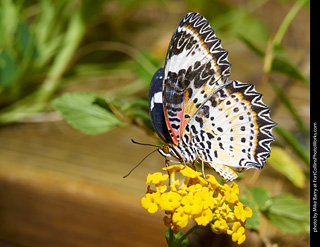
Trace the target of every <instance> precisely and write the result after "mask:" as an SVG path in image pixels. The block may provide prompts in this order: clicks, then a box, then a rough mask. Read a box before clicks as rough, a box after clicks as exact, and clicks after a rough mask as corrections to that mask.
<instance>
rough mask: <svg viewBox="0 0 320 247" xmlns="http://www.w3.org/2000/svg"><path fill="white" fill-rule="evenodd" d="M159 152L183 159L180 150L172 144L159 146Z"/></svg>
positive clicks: (168, 156)
mask: <svg viewBox="0 0 320 247" xmlns="http://www.w3.org/2000/svg"><path fill="white" fill-rule="evenodd" d="M158 151H159V153H160V154H161V155H162V156H164V157H167V158H170V157H171V158H172V157H173V158H175V159H177V160H180V161H181V160H183V159H182V157H181V155H180V154H179V153H178V151H177V150H176V149H175V148H174V147H173V146H171V145H164V146H161V147H159V148H158Z"/></svg>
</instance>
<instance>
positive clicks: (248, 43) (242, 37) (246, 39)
mask: <svg viewBox="0 0 320 247" xmlns="http://www.w3.org/2000/svg"><path fill="white" fill-rule="evenodd" d="M238 38H239V39H240V40H241V41H242V42H243V43H244V44H245V45H246V46H247V47H248V48H249V49H250V50H251V51H253V52H254V53H255V54H257V55H258V56H259V57H260V58H263V57H264V51H263V50H261V49H260V48H258V46H257V45H255V44H254V43H253V42H252V41H251V40H250V39H249V37H248V36H245V35H242V34H238Z"/></svg>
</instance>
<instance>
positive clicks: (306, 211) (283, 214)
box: [265, 194, 310, 234]
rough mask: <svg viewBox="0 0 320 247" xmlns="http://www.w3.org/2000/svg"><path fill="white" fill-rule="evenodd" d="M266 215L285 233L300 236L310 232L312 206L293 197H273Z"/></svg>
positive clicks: (284, 195) (287, 195)
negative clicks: (299, 234)
mask: <svg viewBox="0 0 320 247" xmlns="http://www.w3.org/2000/svg"><path fill="white" fill-rule="evenodd" d="M265 215H266V216H267V218H268V219H269V220H270V222H271V223H272V224H274V225H275V226H276V227H277V228H279V229H280V230H282V231H283V232H286V233H294V234H298V233H304V232H309V231H310V206H309V205H308V204H307V203H306V202H304V201H303V200H300V199H298V198H296V197H294V196H292V195H289V194H283V195H279V196H276V197H273V198H272V202H271V205H270V207H269V209H268V211H267V212H265Z"/></svg>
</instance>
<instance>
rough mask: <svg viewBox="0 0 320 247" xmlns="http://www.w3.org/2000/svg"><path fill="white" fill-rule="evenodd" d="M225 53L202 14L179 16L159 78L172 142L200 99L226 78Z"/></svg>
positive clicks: (195, 108) (198, 104)
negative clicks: (161, 79)
mask: <svg viewBox="0 0 320 247" xmlns="http://www.w3.org/2000/svg"><path fill="white" fill-rule="evenodd" d="M227 57H228V52H227V51H225V50H224V49H223V48H222V46H221V41H220V40H219V39H218V38H217V37H216V35H215V32H214V30H213V29H212V28H211V27H210V24H209V23H208V21H207V20H206V19H205V18H204V17H203V16H201V15H200V14H198V13H189V14H187V15H186V16H185V17H184V18H183V19H182V20H181V22H180V23H179V25H178V27H177V29H176V30H175V32H174V34H173V37H172V39H171V42H170V44H169V48H168V52H167V57H166V63H165V66H164V81H163V102H164V114H165V120H166V125H167V127H168V130H169V132H170V135H171V138H172V142H173V143H174V144H178V143H179V140H180V138H181V135H182V133H183V130H184V128H185V126H186V124H187V123H188V121H189V120H190V118H191V117H192V116H193V115H194V114H195V112H196V111H197V110H198V109H199V108H200V107H201V105H202V104H203V102H204V101H205V100H206V99H207V98H208V97H209V95H211V94H212V93H213V92H214V91H215V90H217V89H218V88H219V87H220V86H222V85H223V84H224V83H225V82H226V81H227V79H228V76H229V75H230V63H229V62H228V60H227Z"/></svg>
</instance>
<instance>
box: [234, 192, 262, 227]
mask: <svg viewBox="0 0 320 247" xmlns="http://www.w3.org/2000/svg"><path fill="white" fill-rule="evenodd" d="M239 199H240V201H241V203H243V204H244V205H246V206H247V207H249V208H251V209H252V217H251V218H247V221H246V228H248V229H252V230H258V229H259V225H260V212H259V209H258V206H257V204H256V203H255V202H254V201H253V200H250V198H248V197H247V196H245V195H239Z"/></svg>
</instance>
